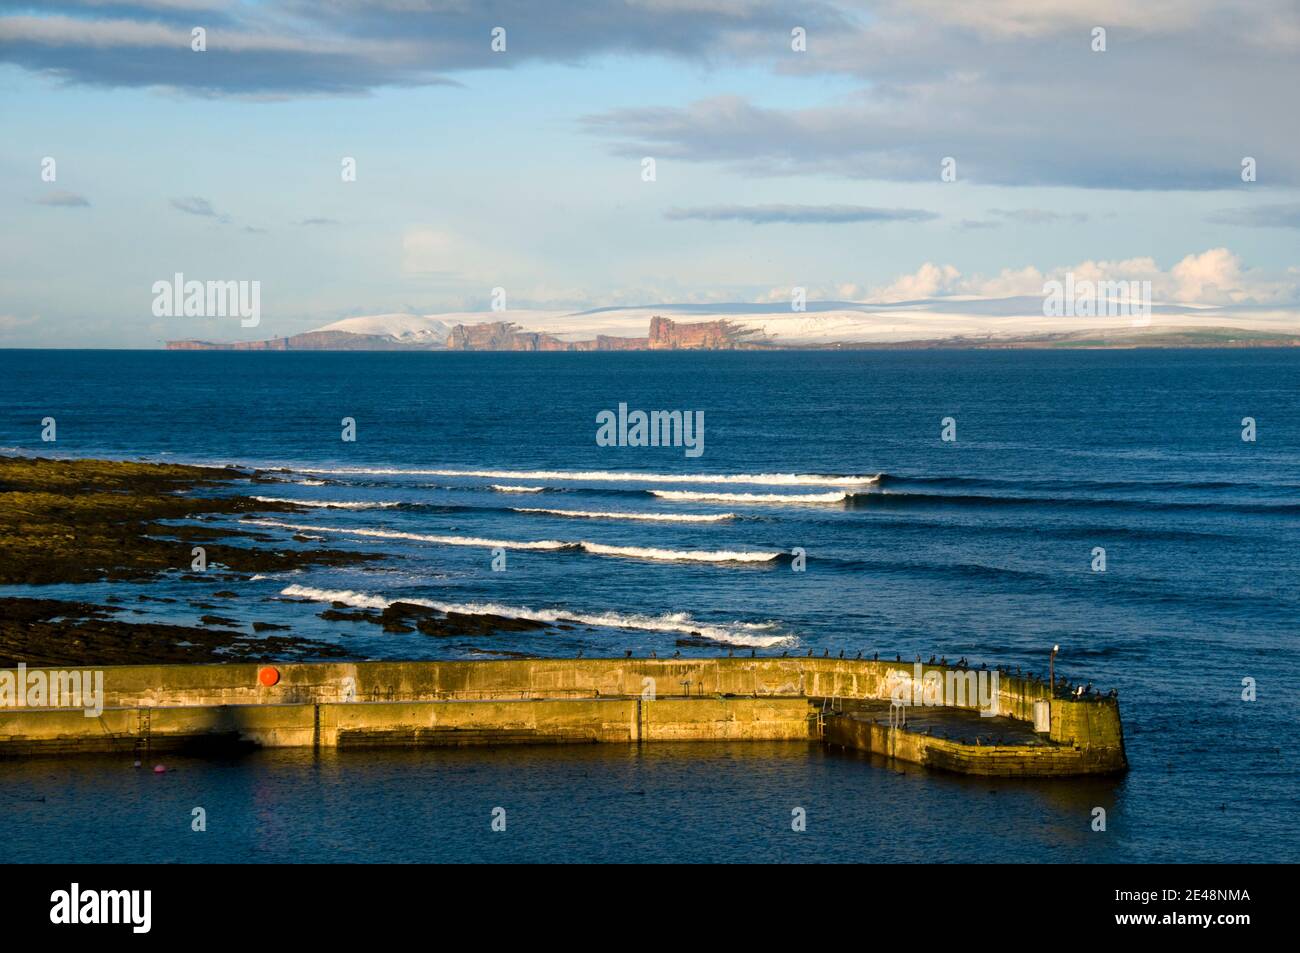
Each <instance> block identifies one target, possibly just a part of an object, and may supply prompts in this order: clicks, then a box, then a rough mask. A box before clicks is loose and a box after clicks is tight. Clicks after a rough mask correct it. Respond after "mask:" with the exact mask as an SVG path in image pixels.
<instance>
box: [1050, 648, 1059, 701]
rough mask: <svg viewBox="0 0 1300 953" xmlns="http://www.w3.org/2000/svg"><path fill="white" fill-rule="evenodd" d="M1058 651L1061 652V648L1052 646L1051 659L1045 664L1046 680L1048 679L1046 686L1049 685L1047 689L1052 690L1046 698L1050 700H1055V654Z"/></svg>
mask: <svg viewBox="0 0 1300 953" xmlns="http://www.w3.org/2000/svg"><path fill="white" fill-rule="evenodd" d="M1059 651H1061V647H1060V646H1059V645H1053V646H1052V657H1051V659H1049V660H1048V663H1047V672H1048V674H1047V679H1048V685H1049V687H1050V688H1051V690H1052V693H1051V695H1050V696H1048V697H1050V698H1055V697H1056V653H1057V652H1059Z"/></svg>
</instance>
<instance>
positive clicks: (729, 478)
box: [302, 467, 880, 489]
mask: <svg viewBox="0 0 1300 953" xmlns="http://www.w3.org/2000/svg"><path fill="white" fill-rule="evenodd" d="M302 472H303V473H326V474H374V475H380V476H402V475H413V476H444V477H483V478H494V479H505V480H571V481H579V482H595V483H750V484H754V485H756V486H868V485H870V484H872V483H876V482H877V481H879V480H880V474H879V473H877V474H874V475H872V476H835V475H832V474H821V473H635V472H626V471H618V470H445V469H429V470H421V469H400V468H395V467H342V468H339V469H333V470H324V469H316V468H304V469H303V470H302ZM494 489H495V487H494Z"/></svg>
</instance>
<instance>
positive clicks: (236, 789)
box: [0, 348, 1300, 863]
mask: <svg viewBox="0 0 1300 953" xmlns="http://www.w3.org/2000/svg"><path fill="white" fill-rule="evenodd" d="M637 411H640V412H643V413H645V414H646V415H649V414H650V413H651V412H653V411H666V412H670V413H671V412H680V416H679V418H677V419H681V420H683V421H686V420H689V421H691V422H692V424H694V423H702V429H701V430H700V431H699V432H698V433H696V432H695V431H694V429H693V427H692V430H691V431H690V432H689V433H688V434H686V435H683V434H682V433H681V432H680V431H675V430H674V429H673V421H674V418H672V417H668V418H667V419H668V421H669V424H668V430H667V431H666V433H667V436H668V438H669V439H666V440H659V441H657V442H658V443H659V444H660V445H658V446H650V445H638V444H640V443H642V441H640V440H638V439H637V437H638V434H637V432H636V431H635V428H634V427H632V426H630V425H629V426H628V427H621V426H619V425H618V424H617V423H616V424H615V426H613V427H612V428H610V427H608V426H607V427H606V430H605V433H604V436H603V438H602V437H601V428H602V421H605V422H608V421H609V420H611V419H613V420H615V421H620V420H626V421H630V422H631V423H635V421H636V420H637V417H636V412H637ZM51 417H52V418H54V420H55V425H56V430H55V436H56V439H55V440H53V441H44V440H42V430H43V423H42V422H43V420H44V419H45V418H51ZM655 419H656V421H659V422H660V423H662V420H661V418H658V417H656V418H655ZM46 429H47V430H48V428H46ZM611 434H612V435H613V437H612V439H611ZM686 436H689V437H690V440H689V441H687V440H686ZM674 437H681V438H682V439H676V440H675V439H673V438H674ZM598 438H599V439H598ZM696 438H700V439H696ZM665 444H666V445H665ZM0 447H2V448H3V449H2V450H0V452H3V453H5V454H10V455H28V456H56V457H101V458H113V459H129V460H146V461H165V462H178V463H181V462H183V463H202V464H210V465H220V466H234V467H238V468H241V470H242V473H243V474H245V475H251V474H252V473H253V471H254V470H260V471H262V473H263V475H264V476H266V477H270V478H273V480H274V481H275V482H256V483H253V482H248V481H247V480H237V481H235V482H234V483H232V484H231V485H230V486H229V487H227V488H221V489H215V490H211V491H205V492H218V493H227V492H235V493H241V494H248V495H255V496H260V497H263V498H265V500H266V501H267V503H268V506H271V505H274V504H275V503H276V502H277V501H282V500H293V501H297V502H302V503H305V504H308V505H309V506H310V507H311V509H310V510H308V511H305V512H293V513H285V512H277V511H274V510H268V511H267V512H265V513H259V514H253V515H252V517H251V518H250V519H243V520H235V519H233V518H231V519H228V520H227V522H228V523H229V525H231V526H234V525H241V526H242V528H244V529H248V528H249V524H250V523H251V524H253V525H254V526H256V528H257V530H258V531H259V532H261V533H265V534H267V535H268V536H270V537H273V538H274V539H276V540H277V541H278V542H279V543H280V544H282V545H285V546H323V545H324V546H329V547H332V548H339V549H347V550H355V551H357V552H366V553H378V554H381V555H382V557H383V558H382V559H381V560H378V561H375V562H371V563H365V564H361V565H356V566H348V567H341V568H340V567H326V568H319V569H310V570H304V571H297V572H292V573H284V574H279V575H265V576H257V577H254V578H252V579H249V580H246V581H241V582H238V583H234V584H232V583H231V582H230V581H229V580H222V581H216V580H214V581H213V582H212V583H210V584H209V583H200V582H195V581H193V580H185V579H183V578H182V576H183V575H185V574H186V572H187V570H188V566H185V567H178V570H177V572H176V573H175V574H174V575H171V576H168V577H165V578H163V579H160V580H155V581H150V582H147V583H140V584H124V583H120V582H119V583H111V584H110V583H94V584H86V585H78V586H46V587H39V588H37V587H13V586H10V587H2V588H0V594H2V595H33V594H39V595H43V596H47V597H53V598H77V599H85V600H88V601H95V600H96V599H103V598H105V597H107V596H109V595H116V596H118V597H120V598H123V599H125V600H126V602H127V603H130V604H131V606H132V609H133V610H135V609H136V607H137V605H138V611H137V612H133V614H131V616H130V618H131V619H133V620H138V621H166V622H180V623H185V624H198V623H197V618H198V616H199V615H201V614H203V611H204V610H202V609H199V608H195V607H191V606H189V603H188V601H186V600H189V599H201V598H202V597H203V596H204V595H210V593H209V590H212V591H216V590H220V589H225V588H232V586H233V587H234V588H236V589H237V590H238V592H239V595H240V599H239V601H238V602H236V603H234V604H233V606H232V608H231V613H233V614H235V615H236V616H237V617H239V618H241V620H242V621H244V622H249V621H251V620H252V619H253V618H256V619H259V620H262V621H268V622H274V623H281V624H286V625H290V626H291V627H292V631H293V633H294V634H296V635H300V636H306V637H310V638H314V639H319V640H322V641H328V642H333V643H337V644H339V645H341V646H344V647H345V648H346V649H347V650H348V651H349V652H350V653H352V654H355V655H356V656H358V657H364V658H499V657H504V656H506V655H508V654H509V653H524V654H530V655H543V656H571V655H574V654H576V653H578V652H582V653H583V654H584V655H586V656H587V657H596V656H622V655H624V654H625V653H626V652H628V651H631V652H633V653H635V654H636V655H650V654H651V653H654V654H656V655H657V656H659V657H661V658H662V657H666V656H672V655H673V654H674V653H676V652H680V653H681V654H682V655H684V656H697V655H698V656H709V655H719V654H724V655H725V654H727V653H735V654H737V655H741V654H743V655H749V654H750V653H755V654H758V655H781V654H782V653H788V654H791V655H805V654H807V653H808V652H810V651H811V652H812V653H814V654H815V655H818V656H821V655H823V654H829V655H831V656H832V657H836V656H838V655H839V654H840V653H841V652H843V653H845V656H846V657H850V658H851V657H854V656H856V654H857V653H859V652H861V653H863V655H864V656H865V657H870V656H871V655H873V654H875V653H879V655H880V657H882V658H890V659H892V658H895V657H896V656H899V657H901V658H903V659H907V660H910V659H913V658H914V657H915V656H917V655H920V656H922V658H925V659H928V658H929V657H930V656H931V655H936V656H941V657H947V658H948V659H949V660H955V659H957V658H959V657H963V656H964V657H966V658H967V659H968V660H969V662H970V663H971V664H972V665H975V666H978V665H980V664H985V663H986V664H987V665H989V666H990V667H992V666H995V665H999V664H1005V665H1010V666H1012V667H1013V668H1014V667H1020V668H1021V669H1022V670H1024V671H1033V672H1037V673H1042V672H1045V671H1046V669H1047V664H1048V656H1049V653H1050V651H1051V648H1052V646H1053V645H1056V644H1059V645H1060V652H1059V655H1058V656H1057V660H1056V665H1057V673H1058V674H1062V673H1063V674H1065V675H1066V676H1067V677H1068V678H1069V679H1070V680H1071V681H1072V683H1074V684H1078V685H1087V684H1091V686H1092V687H1093V689H1094V690H1098V691H1102V692H1109V691H1110V690H1112V689H1114V690H1116V691H1118V693H1119V699H1120V710H1121V714H1122V717H1123V722H1124V728H1125V733H1126V741H1127V752H1128V757H1129V761H1130V764H1131V769H1130V771H1129V772H1128V773H1127V774H1126V775H1124V776H1122V777H1117V778H1107V779H1091V780H1071V781H1023V780H1021V781H1015V780H993V781H990V780H982V779H971V778H964V777H956V776H951V775H944V774H940V773H935V772H929V771H925V770H923V769H920V768H916V767H913V766H907V765H901V764H891V763H889V762H885V761H882V760H880V759H874V758H870V757H866V756H863V755H860V754H854V753H842V752H839V751H830V750H823V749H822V748H820V747H818V746H815V745H807V744H801V743H757V744H736V743H718V744H712V743H702V744H682V745H678V744H667V745H648V746H644V747H642V748H631V749H624V748H622V747H619V746H596V747H592V748H585V747H584V748H580V749H575V748H570V747H562V748H511V747H502V748H493V749H490V750H472V751H447V750H402V751H379V752H374V751H371V752H346V751H345V752H329V753H322V754H320V755H318V756H313V755H310V754H304V753H302V752H295V751H284V750H278V751H259V752H254V753H251V754H247V755H241V756H221V757H220V758H203V759H199V758H187V757H176V758H170V759H169V760H168V764H167V765H166V767H167V768H168V770H167V771H166V772H165V773H160V774H154V773H153V772H152V771H148V770H144V771H142V770H141V769H137V768H135V767H134V765H133V764H132V762H131V760H130V758H129V756H128V757H122V758H115V757H80V758H33V759H25V760H19V761H15V760H8V761H3V762H0V838H2V839H3V842H4V843H5V844H6V846H7V847H8V849H9V855H10V859H15V860H60V859H62V860H78V859H84V860H116V861H136V860H138V861H175V862H189V861H214V860H225V861H276V860H320V861H325V860H331V859H338V860H353V861H385V860H393V861H416V860H429V861H483V860H511V861H537V862H553V861H563V860H603V861H642V860H645V861H755V862H782V861H791V862H801V861H802V862H825V861H858V862H899V861H923V862H980V861H1000V862H1006V861H1012V862H1025V863H1035V862H1069V863H1076V862H1085V863H1086V862H1110V861H1118V862H1144V861H1153V862H1154V861H1167V862H1207V861H1208V862H1222V861H1247V862H1251V861H1286V862H1294V861H1296V860H1297V859H1298V858H1300V783H1297V782H1300V770H1298V766H1300V759H1298V758H1297V754H1298V753H1300V699H1298V697H1297V692H1296V670H1297V665H1298V664H1300V585H1298V583H1300V545H1298V541H1300V350H1286V349H1254V348H1241V349H1213V350H1211V349H1189V350H1155V349H1140V350H1073V349H1072V350H1000V351H999V350H988V351H973V350H917V351H902V350H895V351H838V350H825V351H798V352H796V351H790V352H716V351H715V352H700V351H692V352H673V353H662V352H656V353H648V352H627V353H611V352H596V353H451V352H447V353H437V352H388V353H326V352H286V353H241V352H221V351H213V352H167V351H76V350H24V351H19V350H9V351H0ZM210 525H219V524H216V523H211V524H210ZM295 536H298V537H301V538H302V539H303V540H306V542H303V541H295V540H294V538H293V537H295ZM139 594H151V595H154V596H163V597H173V598H177V599H180V600H181V601H180V602H177V603H153V602H138V603H137V602H136V601H135V597H136V596H137V595H139ZM397 600H405V601H417V602H420V601H422V602H425V603H427V604H430V605H434V606H436V607H438V608H442V609H445V610H452V611H459V612H468V613H493V614H498V615H506V616H516V617H521V618H527V619H536V620H540V621H544V622H548V623H553V625H551V626H549V627H548V628H546V629H543V630H537V631H535V632H510V633H501V634H497V635H490V636H482V635H476V636H473V637H471V638H465V639H448V638H434V637H430V636H426V635H423V634H421V633H419V632H415V633H411V634H393V633H384V632H382V631H381V630H380V629H379V627H377V626H373V625H369V624H366V623H362V622H338V621H327V620H325V619H321V618H320V617H319V613H320V612H321V611H322V610H324V609H327V608H329V607H330V605H331V603H333V602H336V601H337V602H343V603H347V604H349V605H352V606H357V607H382V606H384V605H387V604H388V603H389V602H392V601H397ZM254 607H255V608H254ZM224 608H225V607H224V606H223V609H224ZM241 613H242V615H241ZM228 614H229V613H228ZM679 640H684V641H685V642H686V643H688V644H685V645H682V644H679ZM147 767H148V766H146V768H147ZM196 806H202V807H204V808H205V811H206V817H207V819H208V820H207V829H206V831H204V832H198V831H195V830H193V829H192V818H191V815H192V810H193V808H194V807H196ZM496 807H503V808H505V811H506V814H507V816H508V818H509V821H508V823H507V827H506V830H505V831H498V830H493V829H492V827H491V822H492V819H493V814H492V812H493V809H494V808H496ZM1098 807H1100V808H1102V809H1103V810H1104V812H1105V819H1106V824H1105V829H1104V830H1096V829H1094V828H1095V827H1096V824H1095V818H1096V817H1097V814H1096V811H1095V809H1096V808H1098ZM796 808H802V809H803V810H804V812H805V813H806V817H807V824H806V830H803V831H796V830H794V829H792V823H791V818H792V816H793V815H792V812H793V811H794V810H795V809H796ZM795 826H797V825H795Z"/></svg>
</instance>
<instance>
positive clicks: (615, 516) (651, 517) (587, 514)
mask: <svg viewBox="0 0 1300 953" xmlns="http://www.w3.org/2000/svg"><path fill="white" fill-rule="evenodd" d="M512 509H513V511H514V512H516V513H540V514H543V515H546V516H571V517H574V518H575V519H592V520H647V521H651V522H664V523H721V522H723V521H724V520H730V519H735V518H736V514H735V513H617V512H613V511H605V510H547V509H542V508H541V507H531V506H516V507H512Z"/></svg>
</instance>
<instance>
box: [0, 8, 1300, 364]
mask: <svg viewBox="0 0 1300 953" xmlns="http://www.w3.org/2000/svg"><path fill="white" fill-rule="evenodd" d="M1129 6H1130V5H1128V4H1119V3H1113V4H1112V3H1109V2H1103V3H1094V4H1079V3H1073V4H1069V3H1062V2H1057V0H1033V2H1031V0H1023V2H1021V0H991V2H989V3H986V4H979V5H974V6H971V5H966V6H957V7H953V6H952V5H945V4H938V3H931V2H928V0H918V2H914V3H892V2H890V3H878V4H858V3H821V4H806V3H804V4H782V3H769V2H761V0H756V2H749V3H743V2H742V3H730V4H722V3H715V2H713V0H683V2H676V3H666V2H663V0H647V2H643V3H637V2H633V3H628V4H616V5H607V6H602V5H598V4H597V5H592V4H580V5H574V4H568V3H560V2H551V3H546V2H539V3H518V4H516V3H512V2H503V3H499V4H495V5H486V6H485V7H483V9H486V10H489V11H490V12H489V13H483V14H480V13H477V12H471V13H466V12H465V10H466V9H469V10H473V11H477V10H479V9H480V6H479V5H471V6H470V7H469V8H465V7H463V6H461V5H458V4H451V3H436V2H430V3H427V4H422V3H419V2H408V3H384V2H375V3H372V4H369V5H362V4H353V3H350V2H347V0H339V2H335V3H332V4H321V5H316V4H306V3H297V2H284V3H272V2H266V3H258V4H233V5H223V6H221V7H211V6H210V5H208V4H207V3H206V2H205V0H156V2H142V3H130V2H122V3H114V4H103V3H91V2H53V3H48V4H42V5H41V6H40V7H39V8H37V7H34V6H32V5H30V4H12V3H7V2H0V118H2V119H3V124H4V128H5V135H4V137H3V140H2V141H0V210H2V211H3V216H4V223H5V227H4V228H3V230H2V231H0V346H109V347H149V346H156V345H157V344H158V343H159V342H160V341H161V340H163V339H164V338H174V337H187V336H202V335H203V334H206V333H213V334H215V333H220V334H222V335H223V336H224V337H226V338H239V337H244V338H251V337H268V336H273V335H280V334H291V333H295V332H297V331H301V330H305V329H307V328H311V327H315V326H319V325H321V324H323V323H326V322H327V321H332V320H335V319H337V318H341V317H347V316H352V315H360V314H368V313H376V312H387V311H412V312H419V313H429V312H438V311H461V310H477V309H482V308H485V307H486V306H487V303H488V300H489V295H490V292H491V289H492V288H493V287H496V286H502V287H505V288H506V289H507V292H508V294H509V303H510V305H511V307H512V308H524V307H537V308H572V309H578V308H589V307H601V306H606V305H616V304H651V303H656V302H682V301H764V300H779V299H780V297H781V296H782V295H784V294H786V293H787V291H788V289H789V288H790V287H791V286H794V285H800V286H803V287H806V288H808V289H809V294H810V296H812V297H825V298H843V299H852V300H877V301H879V300H896V299H899V298H903V297H927V298H928V297H940V296H944V295H954V294H964V295H976V296H981V297H997V296H999V295H1001V294H1013V293H1026V289H1032V287H1033V286H1034V285H1035V283H1037V284H1038V285H1041V281H1042V277H1043V276H1044V275H1047V274H1050V273H1053V272H1054V271H1055V270H1059V269H1062V268H1072V267H1075V266H1077V265H1080V264H1082V263H1093V264H1094V265H1095V266H1096V267H1097V269H1098V270H1099V271H1100V272H1101V273H1105V274H1113V275H1116V276H1120V277H1129V276H1149V277H1152V278H1153V279H1154V280H1155V282H1156V288H1157V296H1158V297H1163V298H1165V299H1168V300H1180V301H1183V302H1185V303H1191V304H1197V303H1206V304H1220V305H1222V304H1232V305H1236V306H1241V307H1254V306H1270V307H1286V308H1291V307H1294V306H1296V305H1297V304H1298V299H1300V294H1298V291H1297V289H1298V287H1300V253H1298V251H1297V249H1298V247H1300V242H1297V237H1300V232H1298V231H1297V229H1300V195H1298V194H1297V191H1298V187H1300V134H1298V133H1297V131H1296V124H1295V123H1294V120H1293V118H1292V115H1293V112H1294V105H1293V103H1292V104H1288V103H1287V100H1288V99H1290V98H1291V97H1293V96H1294V91H1295V89H1297V88H1300V67H1298V66H1297V64H1298V63H1300V55H1297V54H1300V14H1297V12H1296V10H1295V8H1294V5H1292V4H1285V3H1280V2H1279V3H1276V4H1274V3H1271V2H1262V3H1260V4H1257V5H1254V6H1253V8H1252V11H1251V12H1250V14H1249V15H1245V14H1242V15H1237V14H1234V13H1232V11H1228V12H1227V13H1226V14H1221V13H1219V12H1218V11H1216V9H1215V5H1214V4H1209V3H1202V2H1198V0H1186V2H1179V0H1157V2H1153V3H1151V4H1149V5H1146V6H1145V8H1144V9H1143V10H1141V11H1131V10H1129V9H1127V8H1128V7H1129ZM593 8H598V9H599V12H598V13H595V12H592V11H593ZM1229 14H1230V15H1229ZM498 22H499V24H500V25H502V26H504V27H505V28H506V30H507V50H506V52H504V53H499V54H494V53H492V52H491V51H490V50H489V48H488V47H489V43H490V35H489V33H490V29H491V26H492V25H494V24H496V23H498ZM205 23H206V24H209V26H208V27H207V29H208V31H209V36H208V47H209V48H208V50H207V51H206V52H202V53H198V52H193V51H192V50H190V49H189V43H188V40H189V36H190V29H191V27H192V26H193V25H202V24H205ZM800 25H803V26H804V27H805V29H806V30H807V33H808V41H807V47H808V48H807V50H806V51H805V52H795V51H792V50H791V49H790V29H791V28H792V27H794V26H800ZM1096 25H1103V26H1105V27H1106V29H1107V49H1106V51H1105V52H1094V51H1093V50H1092V49H1090V44H1091V42H1092V40H1091V37H1092V34H1091V31H1092V29H1093V27H1094V26H1096ZM46 156H51V157H54V159H55V160H56V162H57V181H55V182H45V181H42V179H41V161H42V159H43V157H46ZM344 156H352V157H355V158H356V160H357V168H358V175H357V181H355V182H347V183H345V182H342V181H341V179H340V174H339V170H340V161H341V159H342V157H344ZM643 156H651V157H654V158H655V161H656V172H657V179H656V181H654V182H644V181H642V178H641V158H642V157H643ZM945 156H953V157H955V158H956V160H957V173H958V178H957V181H956V182H942V181H940V175H939V172H940V161H941V160H942V158H943V157H945ZM1243 156H1253V157H1255V158H1256V160H1257V162H1258V169H1259V173H1258V181H1256V182H1252V183H1243V182H1242V181H1241V179H1240V161H1241V158H1242V157H1243ZM208 210H211V213H210V214H196V211H197V212H206V211H208ZM881 210H884V211H883V212H882V211H881ZM773 218H776V219H779V220H777V221H772V220H771V219H773ZM891 218H894V219H898V220H891ZM791 219H794V220H795V221H791ZM828 219H833V221H828ZM927 266H928V267H927ZM178 271H179V272H183V273H184V274H185V275H186V277H187V278H197V279H200V280H208V279H212V280H241V279H243V280H258V281H260V282H261V284H262V308H263V319H262V324H261V326H260V327H258V328H256V329H249V330H243V329H240V328H239V327H238V324H237V322H236V323H234V325H233V326H231V325H230V322H226V323H225V324H222V325H221V326H220V327H219V328H214V327H208V328H200V329H195V328H192V327H179V326H178V322H180V321H182V320H183V319H159V318H156V317H154V316H153V314H152V313H151V310H150V304H151V301H152V293H151V290H150V289H151V286H152V284H153V282H155V281H157V280H159V279H168V278H170V276H171V275H172V274H173V273H175V272H178Z"/></svg>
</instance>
